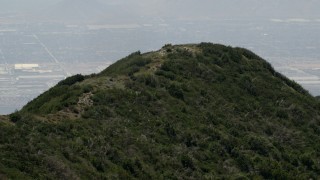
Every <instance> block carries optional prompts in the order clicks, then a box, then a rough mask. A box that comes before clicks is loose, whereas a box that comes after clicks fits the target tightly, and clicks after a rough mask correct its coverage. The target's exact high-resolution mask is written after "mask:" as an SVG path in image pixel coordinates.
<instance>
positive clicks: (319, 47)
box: [0, 13, 320, 114]
mask: <svg viewBox="0 0 320 180" xmlns="http://www.w3.org/2000/svg"><path fill="white" fill-rule="evenodd" d="M17 19H19V21H17ZM21 19H22V20H23V15H17V14H14V13H2V14H0V114H8V113H11V112H13V111H15V110H19V109H20V108H21V107H22V106H23V105H25V104H26V103H28V102H29V101H30V100H32V99H33V98H35V97H37V96H38V95H40V94H41V93H43V92H44V91H46V90H48V89H49V88H50V87H52V86H54V85H55V84H56V83H57V82H59V81H60V80H63V79H64V78H66V77H67V76H71V75H74V74H78V73H81V74H91V73H98V72H100V71H101V70H103V69H104V68H106V67H108V66H109V65H110V64H111V63H113V62H115V61H116V60H119V59H120V58H122V57H124V56H126V55H128V54H130V53H131V52H134V51H138V50H140V51H142V52H147V51H154V50H157V49H159V48H161V47H162V46H163V45H164V44H168V43H171V44H185V43H198V42H213V43H221V44H225V45H230V46H240V47H244V48H248V49H250V50H252V51H253V52H255V53H257V54H259V55H260V56H261V57H262V58H264V59H266V60H267V61H269V62H270V63H271V64H272V65H273V66H274V67H275V69H276V70H278V71H280V72H281V73H283V74H284V75H286V76H288V77H289V78H290V79H292V80H295V81H296V82H298V83H300V84H301V85H302V86H303V87H305V88H306V89H307V90H309V92H310V93H311V94H312V95H314V96H316V95H320V19H299V18H297V19H265V20H263V21H261V20H259V21H258V20H257V21H256V22H255V21H252V20H250V21H249V20H248V21H247V20H245V19H242V20H236V19H206V18H204V19H201V20H199V19H197V20H193V19H187V18H186V19H169V18H168V19H164V18H150V19H148V18H146V17H145V18H144V17H141V20H140V21H137V22H134V23H90V24H81V25H79V24H72V23H59V22H42V23H39V22H37V23H36V22H35V23H30V22H24V21H21Z"/></svg>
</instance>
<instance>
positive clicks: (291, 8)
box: [0, 0, 320, 18]
mask: <svg viewBox="0 0 320 180" xmlns="http://www.w3.org/2000/svg"><path fill="white" fill-rule="evenodd" d="M67 1H69V2H70V1H73V2H74V3H78V2H81V1H84V2H86V3H92V4H95V2H94V1H100V2H103V3H105V4H106V6H107V7H108V6H109V7H117V8H116V9H112V8H111V10H112V11H115V12H116V11H118V12H119V11H132V12H135V13H136V14H137V13H138V14H139V15H150V16H151V15H154V16H155V15H161V16H170V17H179V16H191V17H192V16H207V17H211V18H214V17H225V18H237V17H240V18H241V17H243V18H275V17H295V18H310V17H320V1H319V0H0V10H1V12H6V11H18V12H19V11H20V12H22V11H24V12H25V11H29V12H36V11H40V10H41V9H47V8H49V9H50V8H54V7H55V5H54V4H57V3H59V2H60V3H63V2H67ZM68 8H70V11H72V10H73V9H72V8H73V7H68ZM109 10H110V9H109ZM111 10H110V11H111ZM109 13H112V12H109Z"/></svg>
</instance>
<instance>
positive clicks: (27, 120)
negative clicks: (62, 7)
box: [0, 43, 320, 179]
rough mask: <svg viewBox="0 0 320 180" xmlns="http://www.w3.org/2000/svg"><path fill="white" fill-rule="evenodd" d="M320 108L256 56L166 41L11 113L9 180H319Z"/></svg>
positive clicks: (0, 152)
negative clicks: (158, 47) (159, 45)
mask: <svg viewBox="0 0 320 180" xmlns="http://www.w3.org/2000/svg"><path fill="white" fill-rule="evenodd" d="M319 111H320V102H319V101H318V100H316V99H315V98H314V97H312V96H311V95H309V93H308V92H307V91H306V90H304V89H303V88H302V87H301V86H299V85H298V84H296V83H295V82H293V81H290V80H289V79H287V78H286V77H284V76H283V75H281V74H279V73H277V72H276V71H275V70H274V69H273V68H272V67H271V65H270V64H269V63H267V62H266V61H265V60H263V59H262V58H260V57H259V56H257V55H256V54H254V53H252V52H251V51H248V50H246V49H242V48H232V47H226V46H223V45H218V44H211V43H201V44H189V45H175V46H172V45H166V46H164V47H163V48H162V49H161V50H159V51H155V52H149V53H144V54H141V53H140V52H135V53H132V54H131V55H129V56H127V57H126V58H124V59H122V60H120V61H118V62H116V63H115V64H113V65H111V66H110V67H108V68H107V69H105V70H104V71H102V72H101V73H99V74H93V75H90V76H82V75H76V76H73V77H69V78H67V79H66V80H64V81H61V82H60V83H59V84H58V85H57V86H55V87H53V88H51V89H50V90H48V91H47V92H45V93H43V94H42V95H40V96H39V97H38V98H36V99H34V100H33V101H31V102H30V103H28V104H27V105H26V106H25V107H24V108H23V109H22V110H21V111H19V112H16V113H14V114H11V115H10V116H9V117H4V116H2V117H0V134H1V136H0V178H3V179H15V178H18V179H19V178H20V179H38V178H40V179H42V178H43V179H317V177H319V175H320V164H319V162H320V154H319V151H318V150H319V149H320V145H319V143H318V142H320V116H319Z"/></svg>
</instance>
